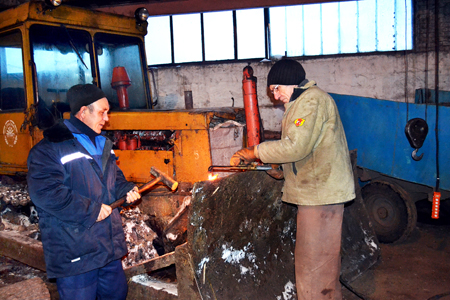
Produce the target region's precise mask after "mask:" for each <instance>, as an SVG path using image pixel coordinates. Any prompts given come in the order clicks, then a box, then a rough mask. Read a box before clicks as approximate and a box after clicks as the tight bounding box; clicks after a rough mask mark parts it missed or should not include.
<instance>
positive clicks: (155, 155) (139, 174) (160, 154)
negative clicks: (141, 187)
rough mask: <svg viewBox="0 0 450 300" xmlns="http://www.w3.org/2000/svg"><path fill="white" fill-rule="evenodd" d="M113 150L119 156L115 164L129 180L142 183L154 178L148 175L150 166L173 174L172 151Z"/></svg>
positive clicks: (170, 174)
mask: <svg viewBox="0 0 450 300" xmlns="http://www.w3.org/2000/svg"><path fill="white" fill-rule="evenodd" d="M114 152H115V154H116V156H117V157H119V160H117V165H118V166H119V168H120V169H121V170H122V172H123V173H124V175H125V177H126V178H127V179H128V180H130V181H134V182H140V183H144V182H147V181H150V180H152V179H154V176H152V175H150V169H151V167H155V168H157V169H158V170H160V171H162V172H164V173H166V174H167V175H169V176H173V152H172V151H147V150H136V151H133V150H114Z"/></svg>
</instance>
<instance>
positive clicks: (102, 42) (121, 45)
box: [94, 33, 148, 110]
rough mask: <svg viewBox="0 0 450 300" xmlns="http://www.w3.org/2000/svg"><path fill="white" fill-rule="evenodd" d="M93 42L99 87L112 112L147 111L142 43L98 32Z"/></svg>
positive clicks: (138, 40)
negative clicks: (122, 110) (128, 109)
mask: <svg viewBox="0 0 450 300" xmlns="http://www.w3.org/2000/svg"><path fill="white" fill-rule="evenodd" d="M94 43H95V51H96V54H97V58H98V67H99V73H100V76H99V77H100V87H101V89H102V90H103V91H104V92H105V94H106V97H107V98H108V100H109V101H110V104H111V110H118V109H127V108H130V109H145V108H148V101H147V96H146V82H145V77H144V72H146V71H147V69H146V68H143V66H144V65H145V64H143V62H142V57H143V55H142V54H141V50H142V49H143V45H142V41H141V40H140V39H138V38H133V37H127V36H119V35H113V34H106V33H97V34H95V36H94ZM125 97H126V98H127V99H125ZM126 100H128V101H126ZM126 102H127V103H126ZM127 105H128V107H127Z"/></svg>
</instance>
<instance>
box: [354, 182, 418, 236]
mask: <svg viewBox="0 0 450 300" xmlns="http://www.w3.org/2000/svg"><path fill="white" fill-rule="evenodd" d="M398 191H399V189H396V188H395V187H394V186H393V185H391V184H389V183H383V182H372V183H369V184H367V185H365V186H364V187H363V188H362V197H363V199H364V204H365V205H366V209H367V212H368V213H369V217H370V219H371V221H372V225H373V228H374V230H375V233H376V235H377V237H378V241H379V242H381V243H385V244H388V243H394V242H401V241H403V240H405V239H406V238H407V237H408V236H409V235H410V233H411V232H412V231H413V230H414V229H415V228H416V224H417V209H416V206H415V204H414V202H413V201H411V200H410V199H409V197H407V196H403V197H402V194H401V193H399V192H398Z"/></svg>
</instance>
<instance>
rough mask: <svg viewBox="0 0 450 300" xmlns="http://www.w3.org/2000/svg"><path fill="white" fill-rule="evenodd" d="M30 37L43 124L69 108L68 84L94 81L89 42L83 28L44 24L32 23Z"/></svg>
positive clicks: (49, 122) (39, 108) (41, 122)
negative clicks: (76, 28)
mask: <svg viewBox="0 0 450 300" xmlns="http://www.w3.org/2000/svg"><path fill="white" fill-rule="evenodd" d="M30 41H31V54H32V60H33V63H34V65H33V69H34V70H35V72H36V78H37V87H38V95H39V101H36V102H37V103H38V118H39V123H38V124H41V126H40V127H46V125H51V124H52V122H53V121H54V120H55V119H59V118H62V115H63V113H64V112H67V111H70V107H69V104H68V102H67V100H66V93H67V90H68V89H69V88H70V87H71V86H73V85H76V84H86V83H93V71H92V63H91V59H92V56H91V54H90V53H91V45H92V42H91V38H90V35H89V33H88V32H86V31H81V30H74V29H69V28H66V27H65V26H60V27H55V26H45V25H33V26H31V28H30Z"/></svg>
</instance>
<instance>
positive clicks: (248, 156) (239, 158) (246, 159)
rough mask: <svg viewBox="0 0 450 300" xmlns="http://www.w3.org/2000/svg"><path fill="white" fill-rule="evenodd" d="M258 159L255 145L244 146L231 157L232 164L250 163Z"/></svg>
mask: <svg viewBox="0 0 450 300" xmlns="http://www.w3.org/2000/svg"><path fill="white" fill-rule="evenodd" d="M256 159H257V157H256V156H255V152H254V146H251V147H248V148H242V149H241V150H239V151H237V152H236V153H234V154H233V156H232V157H231V159H230V165H231V166H237V165H239V164H244V165H249V164H251V163H252V162H254V161H255V160H256Z"/></svg>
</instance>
